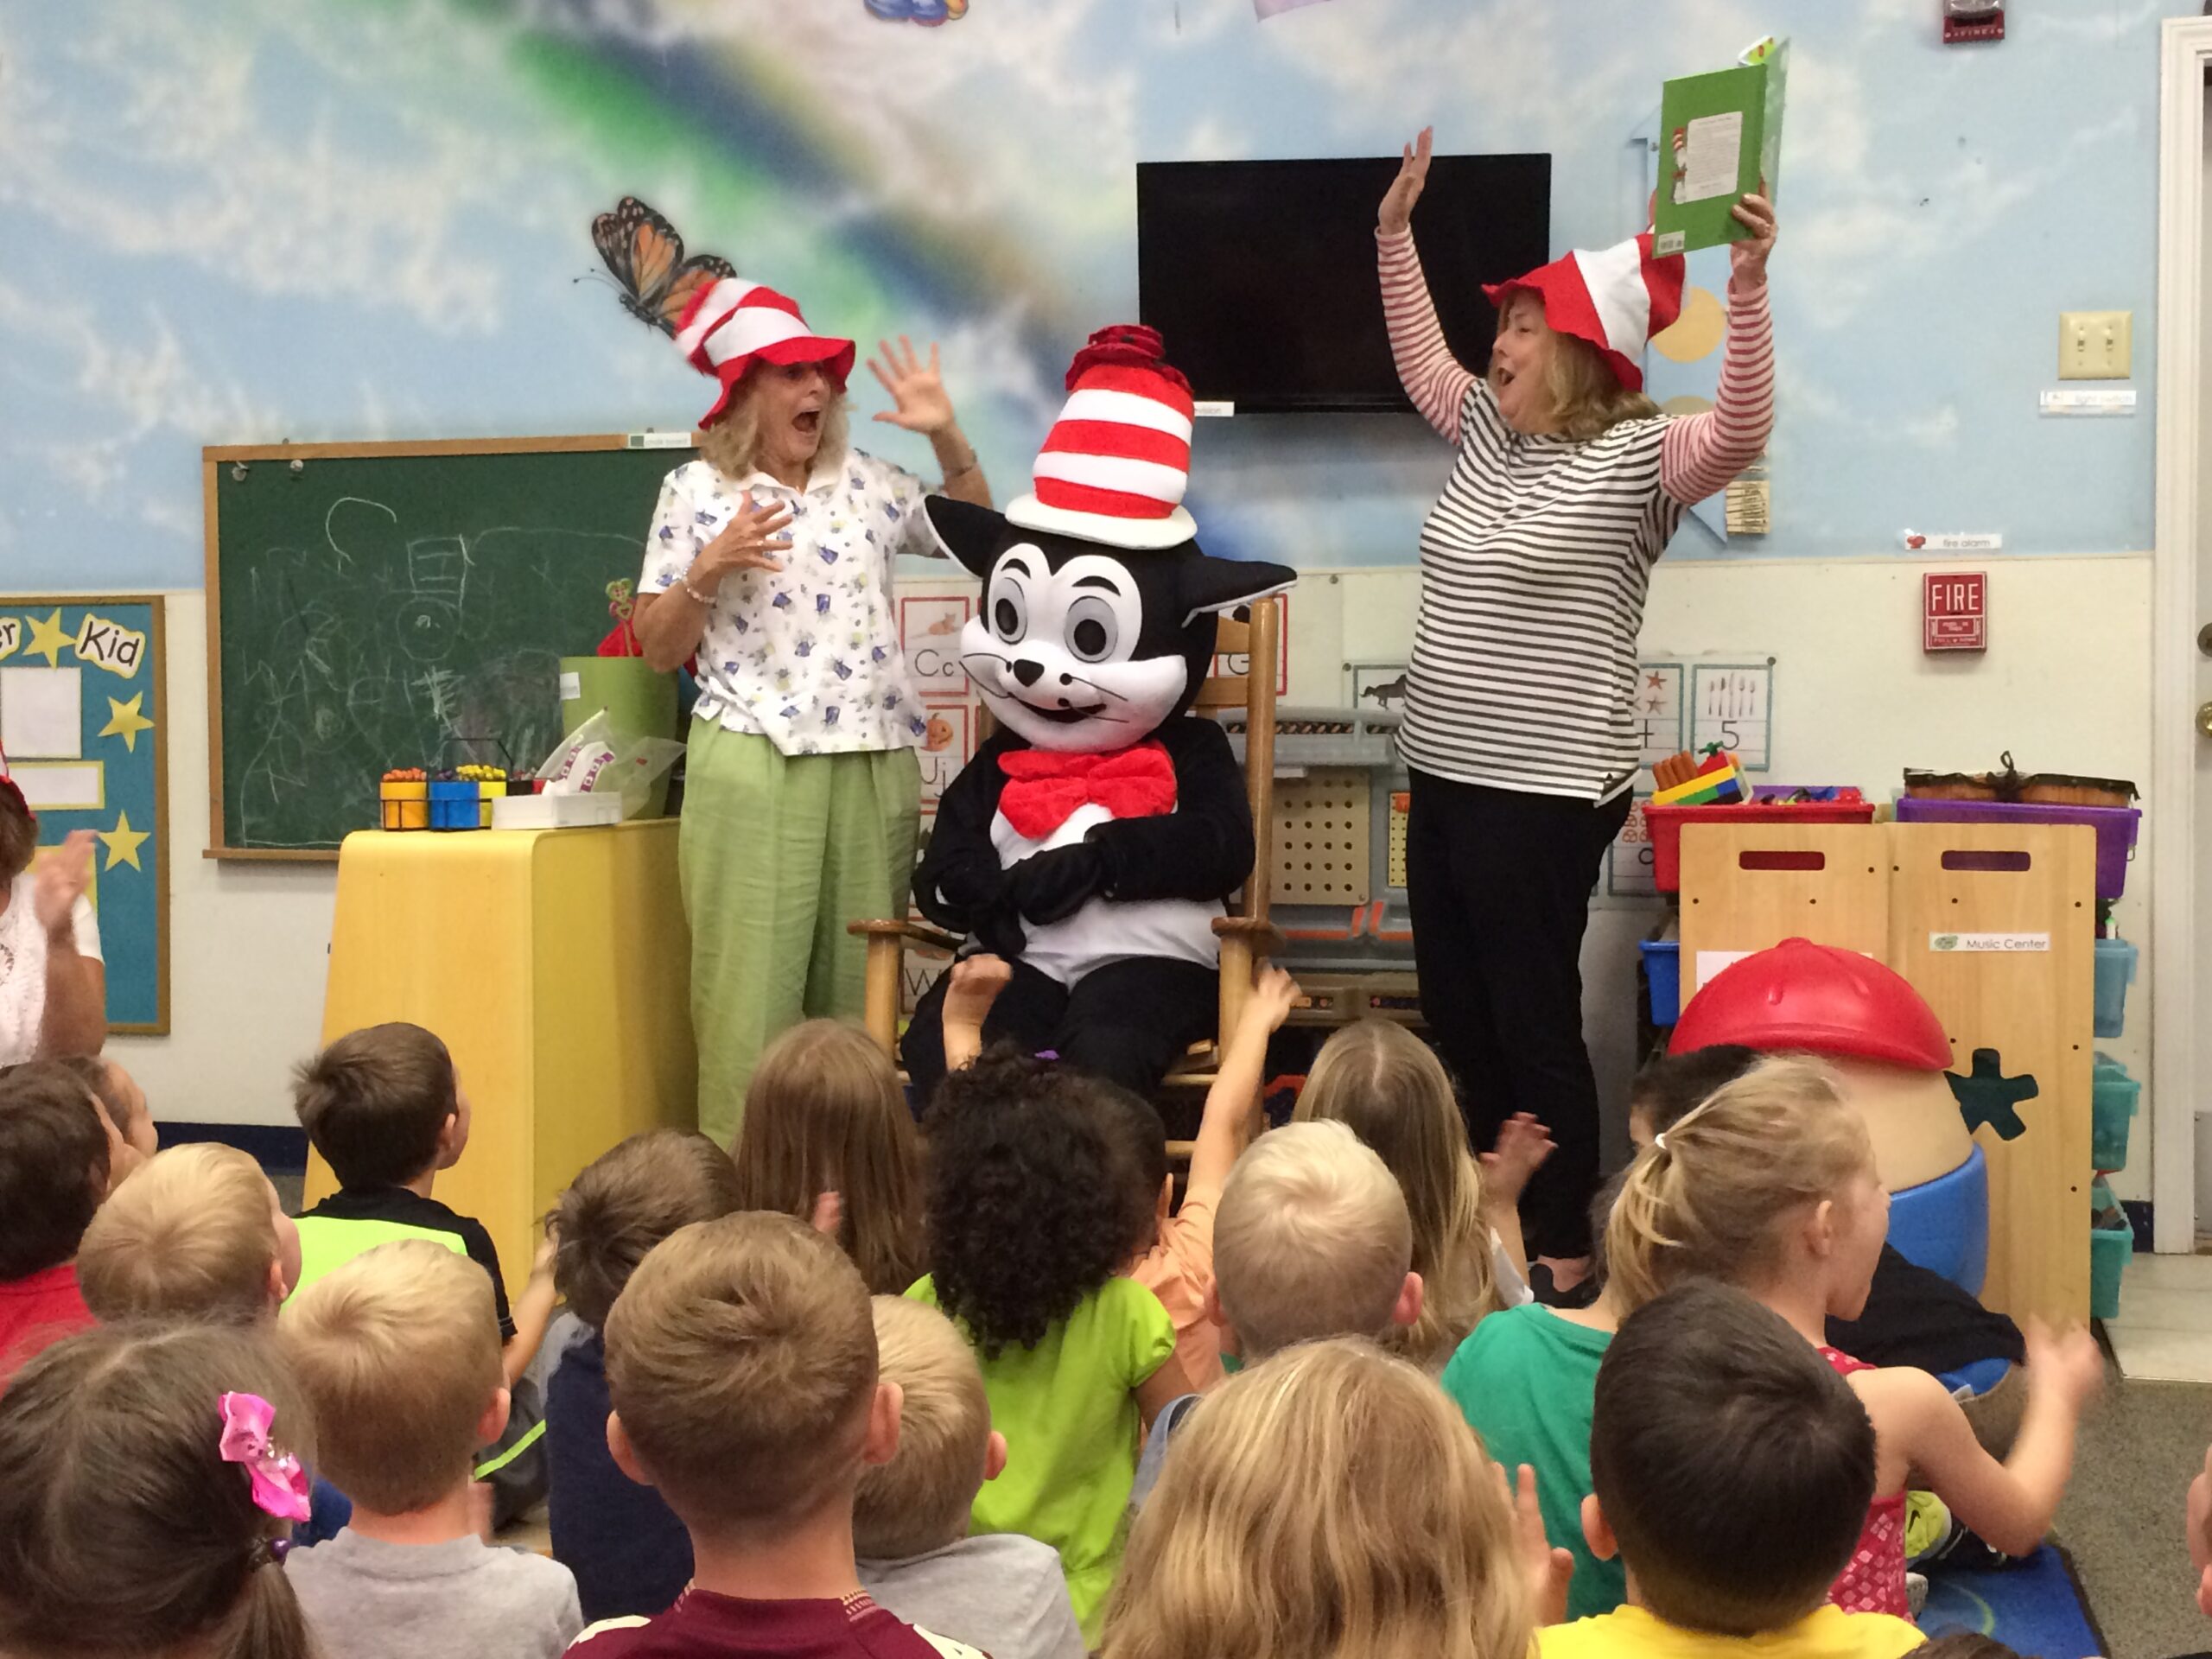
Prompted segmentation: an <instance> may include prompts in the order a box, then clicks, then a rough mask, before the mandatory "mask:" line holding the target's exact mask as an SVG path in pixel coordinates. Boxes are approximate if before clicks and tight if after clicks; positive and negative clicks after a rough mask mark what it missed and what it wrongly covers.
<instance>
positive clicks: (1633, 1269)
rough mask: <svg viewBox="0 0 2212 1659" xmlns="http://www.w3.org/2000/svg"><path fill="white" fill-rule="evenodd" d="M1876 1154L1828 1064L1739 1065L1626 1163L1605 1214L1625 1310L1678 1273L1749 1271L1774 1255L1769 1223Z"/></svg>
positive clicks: (1612, 1271) (1612, 1269) (1613, 1282)
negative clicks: (1732, 1077) (1741, 1068)
mask: <svg viewBox="0 0 2212 1659" xmlns="http://www.w3.org/2000/svg"><path fill="white" fill-rule="evenodd" d="M1873 1156H1874V1154H1873V1148H1872V1144H1871V1143H1870V1142H1869V1141H1868V1140H1867V1138H1866V1124H1865V1122H1863V1121H1862V1120H1861V1119H1860V1117H1859V1114H1858V1112H1857V1111H1856V1110H1855V1109H1853V1107H1852V1106H1851V1104H1850V1103H1849V1102H1847V1101H1846V1100H1845V1099H1844V1098H1843V1096H1841V1094H1840V1093H1839V1092H1838V1090H1837V1089H1836V1085H1835V1080H1834V1077H1833V1076H1832V1075H1831V1074H1830V1073H1829V1071H1827V1068H1826V1067H1825V1066H1822V1065H1820V1064H1819V1063H1817V1062H1816V1061H1812V1060H1805V1059H1777V1060H1769V1061H1767V1062H1766V1063H1765V1064H1764V1065H1759V1066H1758V1067H1755V1068H1754V1069H1753V1070H1751V1071H1747V1072H1745V1074H1744V1075H1743V1076H1742V1077H1738V1079H1737V1080H1736V1081H1735V1082H1733V1083H1731V1084H1727V1085H1726V1086H1725V1087H1723V1088H1721V1089H1720V1090H1718V1091H1717V1092H1715V1093H1714V1094H1713V1096H1711V1098H1709V1099H1708V1100H1707V1101H1706V1103H1704V1104H1703V1105H1701V1106H1700V1107H1698V1108H1697V1109H1695V1110H1694V1111H1693V1112H1691V1113H1689V1114H1688V1116H1685V1117H1684V1118H1682V1119H1681V1122H1678V1123H1676V1124H1675V1126H1674V1127H1673V1128H1670V1129H1668V1130H1667V1131H1666V1132H1665V1133H1663V1134H1662V1135H1659V1136H1658V1137H1657V1138H1656V1139H1655V1140H1654V1141H1653V1142H1652V1143H1651V1145H1650V1146H1649V1147H1645V1148H1644V1150H1643V1153H1642V1154H1640V1155H1639V1156H1638V1157H1637V1160H1636V1161H1635V1163H1633V1164H1631V1165H1630V1166H1629V1169H1628V1173H1627V1177H1626V1179H1624V1182H1623V1184H1622V1186H1621V1193H1620V1197H1619V1198H1618V1199H1617V1200H1616V1201H1615V1203H1614V1205H1613V1211H1612V1214H1611V1217H1609V1218H1608V1219H1607V1221H1606V1224H1605V1267H1606V1272H1607V1274H1608V1278H1607V1281H1606V1282H1607V1285H1608V1287H1609V1288H1610V1291H1611V1294H1612V1296H1613V1298H1614V1299H1615V1300H1616V1301H1617V1302H1618V1305H1619V1308H1620V1311H1621V1313H1623V1314H1624V1315H1625V1314H1627V1313H1630V1312H1632V1311H1633V1310H1635V1309H1637V1308H1638V1307H1641V1306H1643V1304H1644V1303H1646V1302H1648V1301H1649V1300H1652V1298H1654V1297H1656V1296H1657V1295H1658V1294H1660V1293H1662V1291H1665V1290H1667V1289H1669V1287H1672V1286H1674V1285H1675V1284H1678V1283H1680V1282H1681V1281H1682V1280H1683V1279H1685V1278H1689V1277H1706V1278H1714V1279H1720V1280H1725V1281H1729V1282H1731V1283H1735V1284H1743V1283H1745V1281H1748V1280H1751V1279H1752V1278H1755V1277H1756V1276H1757V1275H1758V1274H1760V1273H1761V1272H1762V1271H1763V1270H1764V1269H1766V1268H1770V1267H1771V1266H1772V1264H1773V1262H1774V1261H1775V1243H1776V1240H1775V1229H1776V1225H1777V1223H1779V1222H1780V1221H1781V1220H1782V1218H1783V1217H1784V1216H1786V1215H1787V1214H1789V1212H1790V1211H1793V1210H1796V1209H1797V1208H1799V1207H1800V1206H1802V1205H1808V1204H1817V1203H1819V1202H1820V1201H1821V1199H1823V1198H1832V1197H1834V1195H1835V1194H1836V1193H1837V1192H1840V1190H1841V1189H1842V1188H1843V1186H1844V1185H1845V1184H1846V1183H1847V1182H1848V1181H1849V1180H1850V1179H1852V1177H1853V1176H1854V1175H1857V1174H1859V1173H1862V1172H1864V1171H1866V1170H1867V1169H1869V1168H1871V1167H1872V1164H1873Z"/></svg>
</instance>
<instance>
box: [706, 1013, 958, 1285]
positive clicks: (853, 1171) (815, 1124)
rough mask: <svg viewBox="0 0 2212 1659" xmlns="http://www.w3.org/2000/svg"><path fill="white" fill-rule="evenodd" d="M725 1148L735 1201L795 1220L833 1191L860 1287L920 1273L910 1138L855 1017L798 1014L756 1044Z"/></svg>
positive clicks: (888, 1068) (881, 1057) (891, 1075)
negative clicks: (732, 1166) (737, 1121)
mask: <svg viewBox="0 0 2212 1659" xmlns="http://www.w3.org/2000/svg"><path fill="white" fill-rule="evenodd" d="M732 1155H733V1156H734V1158H735V1159H736V1160H737V1185H738V1196H739V1207H740V1208H741V1209H745V1210H773V1211H780V1212H781V1213H782V1214H784V1215H787V1216H790V1217H794V1218H795V1219H797V1220H799V1221H805V1220H808V1219H809V1218H810V1217H812V1216H813V1215H814V1214H815V1209H816V1205H817V1204H818V1203H819V1202H820V1201H821V1199H822V1197H823V1194H824V1193H829V1192H835V1193H836V1194H837V1195H838V1198H839V1199H840V1200H841V1203H842V1211H843V1220H842V1223H841V1224H840V1229H839V1231H838V1235H837V1242H838V1243H841V1244H842V1245H843V1246H844V1248H845V1253H846V1254H847V1255H849V1256H851V1257H852V1258H853V1263H854V1265H855V1266H856V1267H857V1268H860V1270H861V1278H862V1279H864V1280H866V1281H868V1289H869V1290H870V1291H871V1292H872V1293H874V1294H877V1295H882V1296H895V1295H897V1294H899V1293H900V1292H902V1291H904V1290H905V1289H906V1287H908V1286H909V1285H911V1284H912V1283H913V1282H914V1281H915V1280H917V1279H918V1278H920V1277H921V1274H922V1215H921V1179H922V1171H921V1147H920V1140H919V1137H918V1135H917V1134H916V1133H915V1129H914V1116H913V1114H912V1112H910V1111H909V1110H907V1109H906V1091H905V1090H903V1089H901V1088H900V1087H899V1074H898V1073H897V1072H896V1071H893V1069H892V1065H891V1061H890V1060H889V1058H887V1057H886V1055H885V1054H884V1052H883V1051H882V1049H881V1048H880V1047H878V1046H876V1044H875V1042H874V1039H871V1038H870V1037H869V1036H868V1033H866V1032H864V1031H862V1030H861V1028H860V1027H858V1026H855V1025H848V1024H845V1023H843V1022H842V1021H839V1020H806V1021H805V1022H804V1023H803V1024H800V1025H797V1026H794V1027H791V1029H790V1030H789V1031H787V1032H785V1033H784V1034H783V1035H782V1036H780V1037H779V1038H777V1039H776V1040H775V1041H774V1042H772V1043H771V1044H769V1045H768V1047H767V1050H766V1052H764V1053H763V1054H762V1055H761V1056H760V1065H759V1066H758V1067H756V1068H755V1069H754V1071H753V1080H752V1082H751V1083H750V1084H748V1085H747V1088H746V1090H745V1118H744V1122H743V1125H742V1127H741V1128H740V1129H739V1130H738V1135H737V1145H736V1147H735V1148H734V1151H733V1154H732Z"/></svg>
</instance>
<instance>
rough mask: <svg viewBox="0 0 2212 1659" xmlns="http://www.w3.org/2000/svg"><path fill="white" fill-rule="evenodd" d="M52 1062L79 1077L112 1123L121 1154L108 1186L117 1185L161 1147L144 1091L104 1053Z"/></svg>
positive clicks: (73, 1055) (121, 1066)
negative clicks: (122, 1151)
mask: <svg viewBox="0 0 2212 1659" xmlns="http://www.w3.org/2000/svg"><path fill="white" fill-rule="evenodd" d="M55 1064H56V1065H64V1066H67V1067H68V1069H69V1070H70V1071H73V1072H75V1073H76V1074H77V1076H78V1077H79V1078H81V1079H82V1080H83V1082H84V1083H85V1084H86V1087H87V1088H89V1089H91V1090H92V1097H93V1098H94V1099H96V1100H97V1101H99V1103H100V1109H101V1110H102V1111H103V1112H105V1113H106V1114H107V1121H108V1122H111V1123H112V1124H113V1125H115V1132H116V1135H118V1137H119V1138H120V1139H121V1141H123V1147H124V1154H123V1157H122V1159H121V1160H120V1161H119V1162H118V1165H117V1173H116V1174H115V1178H114V1179H112V1180H111V1181H110V1182H109V1183H108V1185H109V1186H110V1187H111V1188H112V1187H117V1186H120V1185H122V1184H123V1179H124V1176H126V1175H129V1174H130V1173H131V1172H132V1171H133V1170H136V1169H137V1168H138V1167H140V1166H142V1165H143V1164H144V1163H145V1162H146V1160H148V1159H149V1158H151V1157H152V1156H153V1155H154V1154H156V1153H157V1152H159V1151H160V1150H161V1149H162V1145H161V1136H160V1135H159V1134H158V1133H157V1132H156V1129H155V1128H154V1115H153V1113H152V1112H150V1111H149V1110H148V1109H147V1107H146V1091H145V1090H143V1089H141V1088H140V1087H139V1086H138V1079H137V1078H136V1077H132V1076H131V1075H130V1073H129V1072H128V1071H124V1069H123V1064H122V1062H121V1061H119V1060H116V1059H112V1058H109V1057H108V1056H106V1055H105V1054H72V1055H69V1056H67V1057H65V1058H60V1059H59V1060H57V1061H56V1062H55Z"/></svg>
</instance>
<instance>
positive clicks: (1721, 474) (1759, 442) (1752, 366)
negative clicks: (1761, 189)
mask: <svg viewBox="0 0 2212 1659" xmlns="http://www.w3.org/2000/svg"><path fill="white" fill-rule="evenodd" d="M1736 216H1737V217H1738V219H1742V220H1743V221H1744V222H1745V224H1747V225H1750V226H1752V227H1753V229H1754V230H1755V231H1757V232H1758V234H1757V235H1754V236H1752V237H1751V238H1749V239H1747V240H1745V241H1742V242H1735V243H1732V244H1730V245H1729V257H1730V259H1731V262H1732V265H1733V267H1734V269H1733V272H1732V275H1731V276H1730V277H1729V280H1728V351H1727V355H1726V357H1724V358H1723V359H1721V362H1720V390H1719V393H1718V394H1717V395H1716V396H1715V397H1714V399H1713V407H1712V408H1711V409H1709V410H1707V411H1706V412H1705V413H1704V414H1702V415H1692V416H1687V417H1685V418H1684V419H1681V420H1678V421H1675V422H1673V423H1669V426H1668V428H1667V435H1666V439H1665V441H1664V443H1663V444H1662V448H1661V450H1660V456H1659V482H1660V485H1661V487H1662V488H1663V489H1665V491H1666V492H1667V493H1668V494H1669V495H1671V496H1672V497H1674V498H1675V500H1677V501H1680V502H1681V503H1682V504H1683V505H1688V504H1689V503H1690V502H1693V501H1702V500H1703V499H1705V498H1706V497H1707V496H1708V495H1711V494H1712V493H1713V492H1714V491H1715V490H1718V489H1719V488H1721V487H1723V486H1725V485H1726V484H1727V482H1728V480H1731V479H1732V478H1734V477H1735V476H1736V475H1737V474H1738V473H1740V472H1742V471H1743V470H1744V468H1745V467H1748V466H1750V465H1751V463H1752V462H1753V461H1757V460H1758V458H1759V454H1760V452H1761V451H1762V450H1764V448H1766V441H1767V435H1768V434H1769V433H1770V432H1771V431H1773V429H1774V325H1773V321H1772V319H1771V318H1770V315H1769V314H1768V311H1767V302H1766V257H1767V254H1768V252H1769V251H1770V250H1771V249H1772V248H1773V246H1774V229H1775V226H1774V210H1773V208H1772V207H1769V206H1768V205H1767V202H1766V200H1765V199H1764V197H1760V196H1746V197H1745V198H1744V200H1742V201H1741V202H1739V203H1738V205H1737V207H1736Z"/></svg>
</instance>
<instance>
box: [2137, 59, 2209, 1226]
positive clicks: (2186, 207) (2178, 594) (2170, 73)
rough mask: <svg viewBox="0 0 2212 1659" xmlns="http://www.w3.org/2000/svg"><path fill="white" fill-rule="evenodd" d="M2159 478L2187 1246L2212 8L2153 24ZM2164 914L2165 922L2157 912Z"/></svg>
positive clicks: (2161, 718)
mask: <svg viewBox="0 0 2212 1659" xmlns="http://www.w3.org/2000/svg"><path fill="white" fill-rule="evenodd" d="M2158 57H2159V65H2158V386H2157V399H2158V401H2157V405H2156V409H2157V416H2156V418H2157V423H2158V474H2157V476H2158V483H2157V499H2156V518H2155V521H2154V524H2155V527H2154V529H2153V531H2152V576H2151V583H2152V609H2151V615H2152V624H2151V779H2150V784H2151V800H2152V815H2151V817H2150V823H2149V831H2150V840H2151V859H2150V863H2151V880H2152V888H2153V891H2154V892H2155V893H2157V895H2158V904H2157V914H2156V915H2155V916H2153V917H2152V918H2151V986H2152V993H2153V999H2154V1000H2153V1001H2152V1031H2151V1146H2152V1154H2151V1189H2152V1202H2153V1204H2154V1205H2155V1206H2156V1208H2155V1212H2154V1213H2155V1224H2154V1233H2155V1242H2156V1247H2157V1248H2158V1249H2159V1250H2161V1251H2164V1252H2170V1253H2171V1252H2187V1251H2190V1250H2193V1249H2196V968H2197V963H2196V746H2197V744H2198V743H2200V742H2202V741H2203V740H2202V738H2200V737H2199V736H2198V735H2197V734H2196V726H2195V723H2194V721H2193V719H2192V715H2193V713H2194V710H2195V706H2196V673H2197V654H2196V632H2195V629H2194V628H2193V627H2191V628H2189V629H2187V630H2186V631H2184V629H2183V627H2182V626H2180V624H2181V622H2182V620H2183V619H2187V620H2191V621H2194V620H2196V617H2197V615H2198V610H2197V607H2198V603H2199V600H2198V594H2197V590H2196V588H2197V584H2196V562H2197V557H2198V550H2197V512H2198V488H2197V476H2196V474H2197V467H2198V465H2199V458H2200V456H2201V455H2202V448H2201V446H2200V439H2201V435H2202V425H2203V423H2202V419H2201V416H2202V397H2203V395H2204V391H2205V375H2204V372H2203V362H2202V352H2203V350H2204V348H2205V346H2206V343H2207V342H2206V340H2205V337H2204V336H2205V330H2204V329H2203V327H2202V316H2203V297H2204V296H2203V289H2202V284H2203V283H2204V281H2205V279H2206V275H2207V273H2206V270H2205V259H2204V240H2203V238H2204V228H2205V216H2204V188H2205V165H2204V139H2205V133H2204V125H2205V113H2204V99H2205V75H2206V72H2207V71H2208V69H2212V17H2170V18H2168V19H2167V20H2166V21H2165V22H2164V25H2163V27H2162V30H2161V33H2160V35H2159V53H2158ZM2160 918H2164V921H2163V925H2162V922H2161V919H2160Z"/></svg>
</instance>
